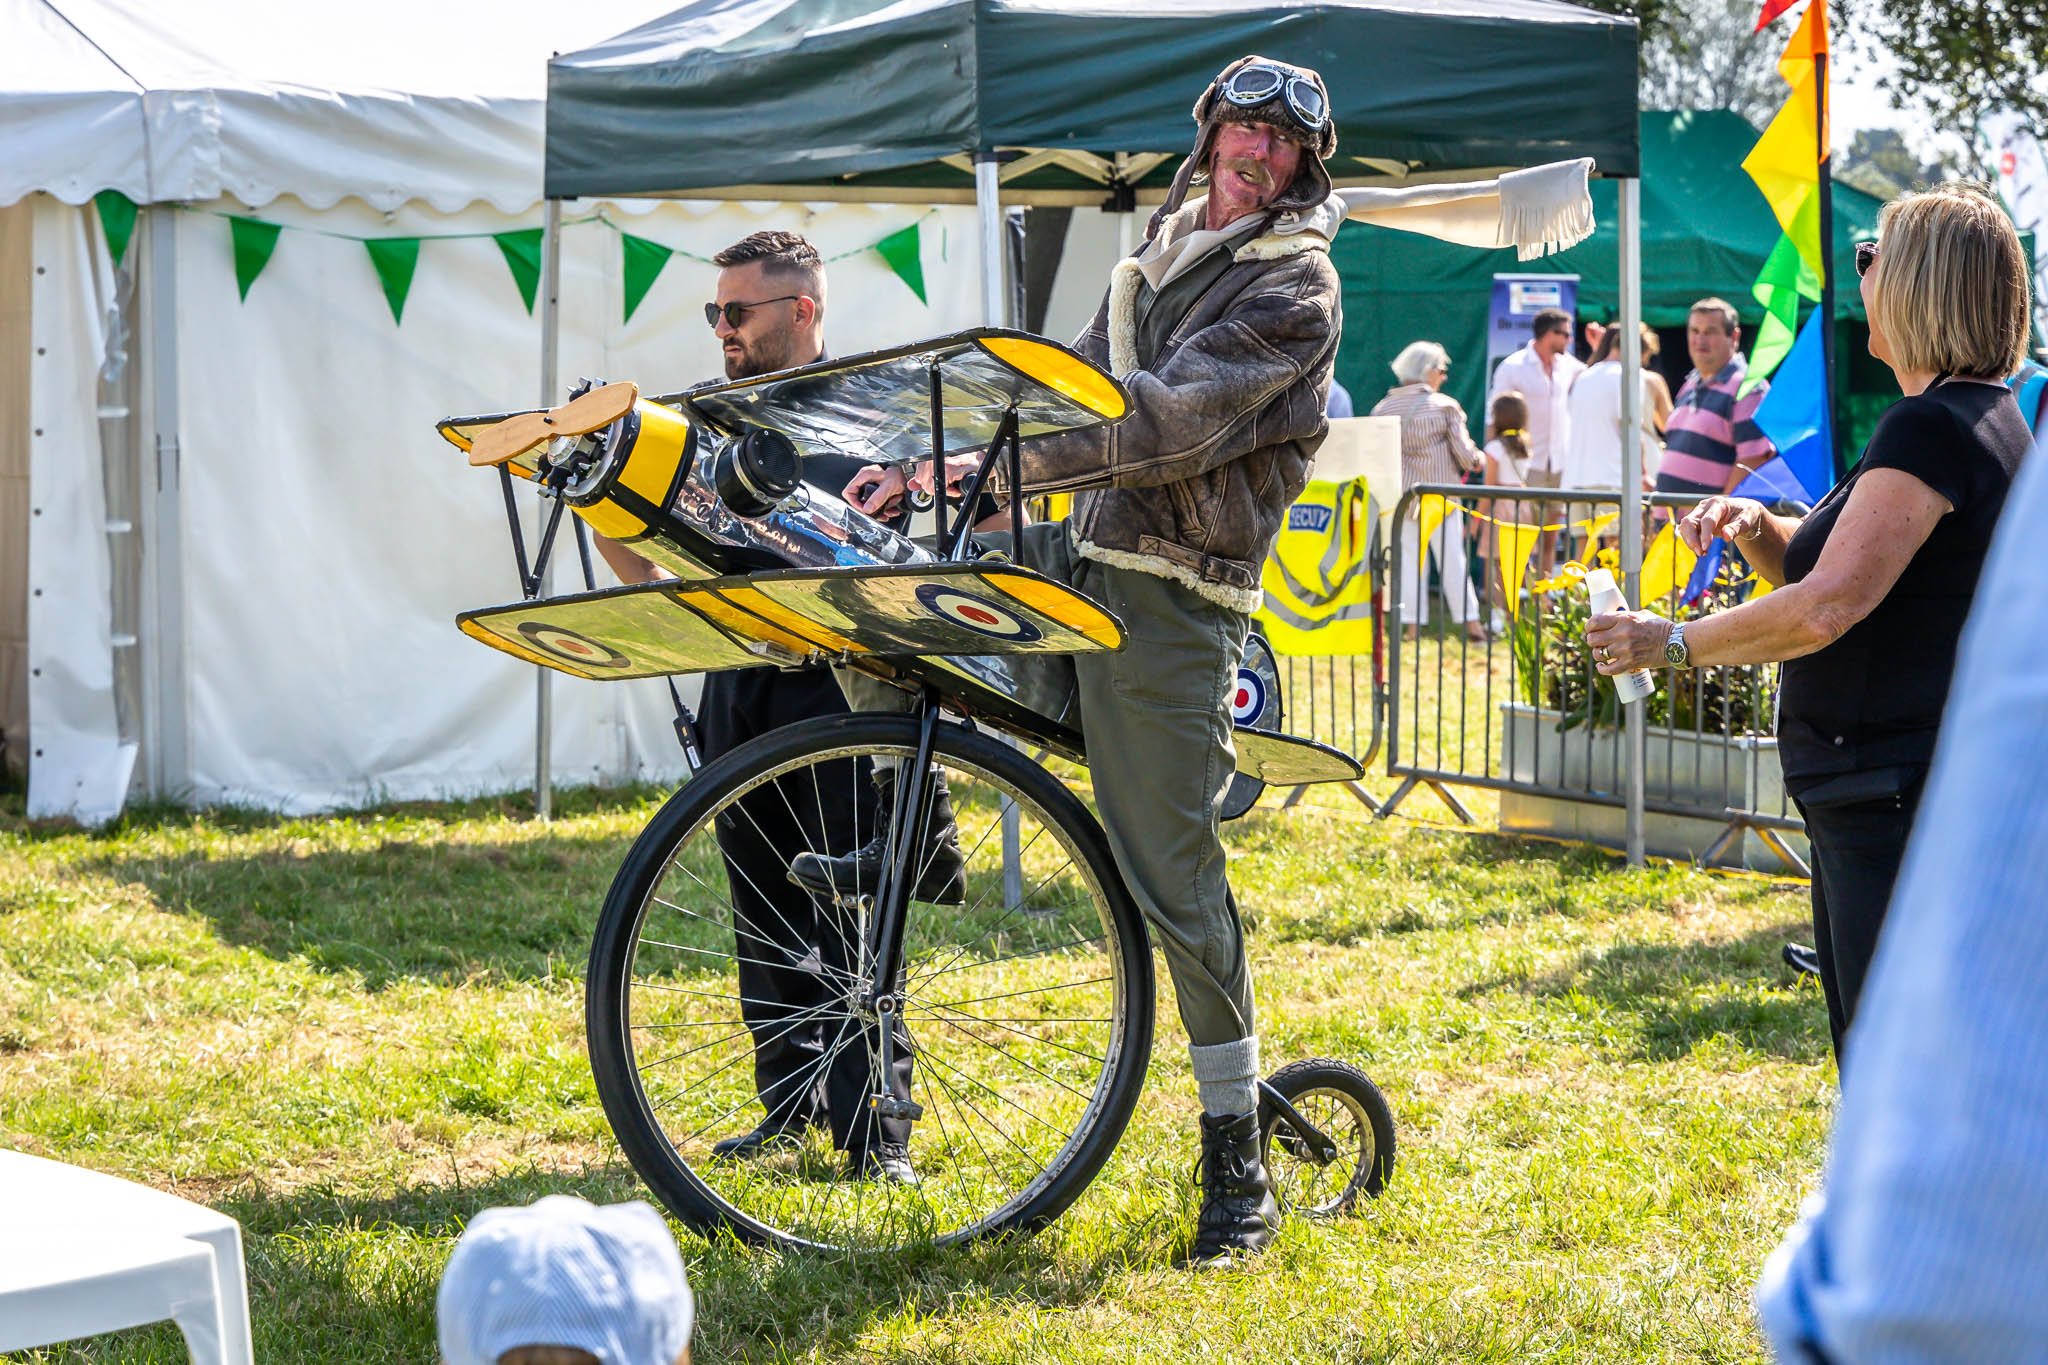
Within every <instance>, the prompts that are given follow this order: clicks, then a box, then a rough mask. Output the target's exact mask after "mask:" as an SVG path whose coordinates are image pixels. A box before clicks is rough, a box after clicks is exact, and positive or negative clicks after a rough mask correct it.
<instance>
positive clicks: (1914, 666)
mask: <svg viewBox="0 0 2048 1365" xmlns="http://www.w3.org/2000/svg"><path fill="white" fill-rule="evenodd" d="M2031 442H2032V437H2031V436H2030V435H2029V434H2028V431H2027V424H2026V421H2025V420H2024V419H2023V418H2022V417H2021V416H2020V410H2019V405H2018V403H2017V402H2015V401H2014V399H2013V396H2012V393H2011V391H2010V390H2008V389H2006V388H2004V387H2002V386H1995V385H1991V384H1977V383H1971V382H1968V381H1956V380H1950V381H1948V382H1945V383H1938V384H1935V385H1934V386H1933V387H1931V388H1929V389H1928V390H1927V391H1926V392H1925V393H1922V394H1918V395H1915V396H1914V397H1911V398H1903V399H1900V400H1899V401H1898V402H1897V403H1894V404H1893V405H1892V406H1891V408H1890V409H1889V410H1888V411H1887V412H1886V413H1885V415H1884V416H1883V417H1882V418H1881V419H1879V421H1878V424H1877V430H1876V431H1875V432H1874V433H1872V435H1871V438H1870V444H1869V445H1868V446H1866V447H1864V451H1863V458H1862V460H1861V461H1860V462H1859V463H1858V464H1857V466H1856V468H1855V469H1854V470H1852V471H1851V472H1850V474H1849V476H1848V477H1847V478H1845V479H1843V480H1842V482H1841V483H1840V484H1838V485H1836V486H1835V488H1834V489H1833V490H1832V491H1831V492H1830V493H1829V494H1828V495H1827V496H1826V497H1825V498H1822V499H1821V501H1820V505H1819V506H1817V507H1815V508H1814V509H1813V511H1812V512H1811V513H1810V514H1809V515H1808V516H1807V517H1806V519H1805V520H1804V521H1802V522H1801V523H1800V524H1799V529H1798V530H1797V531H1796V532H1794V533H1793V536H1792V539H1791V542H1790V543H1789V544H1788V545H1787V546H1786V547H1785V581H1786V582H1788V583H1797V582H1799V581H1800V580H1801V579H1803V578H1805V577H1806V576H1807V575H1808V574H1810V573H1812V572H1813V568H1814V565H1815V564H1816V563H1818V562H1819V560H1820V554H1821V550H1822V548H1823V547H1824V546H1825V545H1826V544H1827V539H1828V536H1829V535H1830V534H1831V533H1832V532H1833V531H1834V528H1835V523H1836V521H1837V519H1838V518H1839V517H1840V516H1841V514H1842V508H1843V507H1844V506H1846V505H1847V504H1848V501H1849V494H1850V492H1851V491H1852V490H1853V489H1854V488H1855V486H1856V481H1857V480H1858V479H1860V478H1862V477H1863V476H1864V475H1865V474H1867V473H1869V472H1870V471H1871V470H1873V469H1897V470H1902V471H1904V472H1905V473H1908V474H1911V475H1912V476H1913V477H1914V478H1916V479H1918V480H1920V481H1921V482H1922V483H1924V484H1926V485H1927V486H1928V487H1929V488H1932V489H1933V490H1934V491H1935V492H1937V493H1939V494H1941V496H1942V497H1944V498H1946V499H1947V500H1948V502H1949V504H1950V506H1951V507H1952V508H1954V510H1953V511H1951V512H1950V513H1948V515H1946V516H1944V517H1942V518H1941V520H1940V521H1938V522H1936V523H1935V526H1934V530H1933V532H1932V533H1931V534H1930V535H1929V536H1928V537H1927V542H1926V543H1925V544H1924V545H1922V546H1921V547H1920V549H1919V552H1918V553H1916V554H1915V555H1914V556H1913V558H1912V560H1911V561H1910V562H1909V563H1908V564H1907V565H1906V568H1905V572H1903V573H1901V574H1900V575H1899V581H1898V582H1897V583H1894V584H1893V585H1892V589H1891V591H1890V592H1888V593H1886V594H1885V596H1884V600H1883V601H1881V602H1879V603H1878V604H1877V606H1876V607H1875V608H1873V609H1872V611H1871V612H1870V614H1869V615H1868V616H1866V617H1864V618H1863V619H1862V620H1861V621H1858V622H1857V623H1856V624H1855V625H1853V626H1851V627H1850V628H1849V629H1848V630H1847V631H1846V632H1845V633H1844V634H1843V635H1842V637H1841V638H1840V639H1839V640H1836V641H1835V642H1834V643H1833V644H1831V645H1829V646H1827V648H1825V649H1822V650H1818V651H1816V652H1815V653H1813V654H1809V655H1807V656H1806V657H1804V658H1800V659H1791V660H1788V661H1787V662H1786V664H1785V670H1784V680H1783V684H1782V688H1783V690H1782V693H1781V698H1780V708H1779V716H1778V756H1779V758H1780V760H1781V761H1782V763H1783V765H1784V771H1785V786H1786V789H1787V790H1788V791H1790V792H1791V793H1792V794H1793V795H1795V796H1796V795H1799V794H1801V793H1802V792H1803V791H1807V790H1811V789H1812V788H1813V787H1814V786H1816V785H1818V784H1819V783H1820V782H1822V781H1824V780H1826V779H1828V778H1831V777H1836V776H1839V775H1840V774H1843V773H1848V772H1856V771H1863V770H1868V769H1874V768H1886V767H1896V766H1903V765H1911V764H1924V763H1927V762H1928V761H1930V760H1931V759H1932V758H1933V756H1934V739H1935V732H1936V729H1937V727H1938V726H1939V725H1940V723H1941V708H1942V705H1943V703H1945V702H1946V701H1947V700H1948V687H1949V680H1950V678H1951V677H1952V675H1953V674H1954V673H1955V666H1956V645H1957V642H1958V641H1959V640H1960V639H1961V637H1962V632H1963V619H1964V617H1966V616H1967V615H1968V614H1969V610H1970V599H1971V597H1972V596H1973V595H1974V594H1975V593H1976V591H1977V575H1978V574H1979V572H1981V571H1982V569H1983V567H1984V555H1985V552H1986V551H1987V550H1988V549H1989V548H1990V546H1991V533H1992V531H1993V529H1994V528H1995V527H1996V526H1997V524H1998V514H1999V511H2000V510H2001V509H2002V508H2003V507H2004V506H2005V494H2006V490H2007V489H2008V488H2009V487H2010V486H2011V484H2012V479H2013V476H2014V474H2016V473H2017V472H2018V470H2019V465H2020V460H2021V458H2022V457H2023V456H2024V455H2025V454H2026V452H2027V447H2028V446H2029V445H2030V444H2031Z"/></svg>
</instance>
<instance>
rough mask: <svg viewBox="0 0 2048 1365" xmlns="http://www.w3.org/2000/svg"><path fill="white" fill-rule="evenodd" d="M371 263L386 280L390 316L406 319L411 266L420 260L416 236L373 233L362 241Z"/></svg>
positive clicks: (396, 319) (380, 276)
mask: <svg viewBox="0 0 2048 1365" xmlns="http://www.w3.org/2000/svg"><path fill="white" fill-rule="evenodd" d="M363 249H364V250H365V251H367V252H369V253H370V264H371V265H373V266H375V267H376V268H377V278H378V279H379V280H381V281H383V283H384V301H385V302H386V303H388V304H390V305H391V320H392V321H393V322H403V321H405V296H406V294H407V293H409V292H410V291H411V289H412V270H413V267H414V266H416V265H418V264H419V262H420V239H419V238H417V237H372V238H370V239H369V240H368V241H366V242H364V243H363Z"/></svg>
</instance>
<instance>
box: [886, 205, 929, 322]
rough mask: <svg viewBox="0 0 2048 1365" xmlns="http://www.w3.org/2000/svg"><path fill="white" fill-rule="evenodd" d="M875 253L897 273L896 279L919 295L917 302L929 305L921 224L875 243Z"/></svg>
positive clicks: (913, 224)
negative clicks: (925, 281) (925, 293)
mask: <svg viewBox="0 0 2048 1365" xmlns="http://www.w3.org/2000/svg"><path fill="white" fill-rule="evenodd" d="M875 252H876V254H878V255H879V256H881V258H882V259H883V260H884V261H886V262H887V263H888V265H889V268H890V269H891V270H893V271H895V272H896V278H897V279H899V280H901V281H903V282H904V283H905V284H907V285H909V286H910V292H911V293H913V294H915V295H917V301H918V302H919V303H923V304H929V303H930V302H931V300H929V299H927V298H926V297H925V296H924V232H923V229H922V226H921V224H918V223H912V224H911V225H910V226H909V227H907V228H903V229H901V230H899V231H896V232H892V233H890V234H889V235H888V236H887V237H884V238H883V239H882V240H881V241H879V242H876V243H875Z"/></svg>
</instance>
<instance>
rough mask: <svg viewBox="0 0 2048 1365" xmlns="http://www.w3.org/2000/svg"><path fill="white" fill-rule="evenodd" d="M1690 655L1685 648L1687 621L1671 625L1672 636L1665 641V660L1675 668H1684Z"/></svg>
mask: <svg viewBox="0 0 2048 1365" xmlns="http://www.w3.org/2000/svg"><path fill="white" fill-rule="evenodd" d="M1688 657H1690V656H1689V655H1688V654H1687V653H1686V649H1685V622H1683V621H1678V622H1675V623H1674V624H1673V625H1672V627H1671V638H1669V639H1668V640H1666V641H1665V642H1664V661H1665V662H1666V663H1668V664H1670V665H1671V666H1672V667H1673V668H1684V667H1685V666H1686V659H1687V658H1688Z"/></svg>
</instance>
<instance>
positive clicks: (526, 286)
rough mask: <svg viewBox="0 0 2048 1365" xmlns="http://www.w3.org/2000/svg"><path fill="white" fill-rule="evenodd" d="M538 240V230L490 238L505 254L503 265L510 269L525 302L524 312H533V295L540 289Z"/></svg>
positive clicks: (533, 229)
mask: <svg viewBox="0 0 2048 1365" xmlns="http://www.w3.org/2000/svg"><path fill="white" fill-rule="evenodd" d="M540 239H541V230H540V229H539V228H522V229H520V230H519V231H518V232H501V233H499V234H498V235H497V236H495V237H493V238H491V240H492V241H494V242H496V243H497V244H498V250H500V251H502V252H504V253H505V264H506V265H508V266H510V267H511V268H512V282H513V283H514V284H516V285H518V286H519V297H520V298H522V299H525V300H526V311H527V312H529V313H531V312H532V311H533V294H534V291H535V290H536V289H538V288H540Z"/></svg>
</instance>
